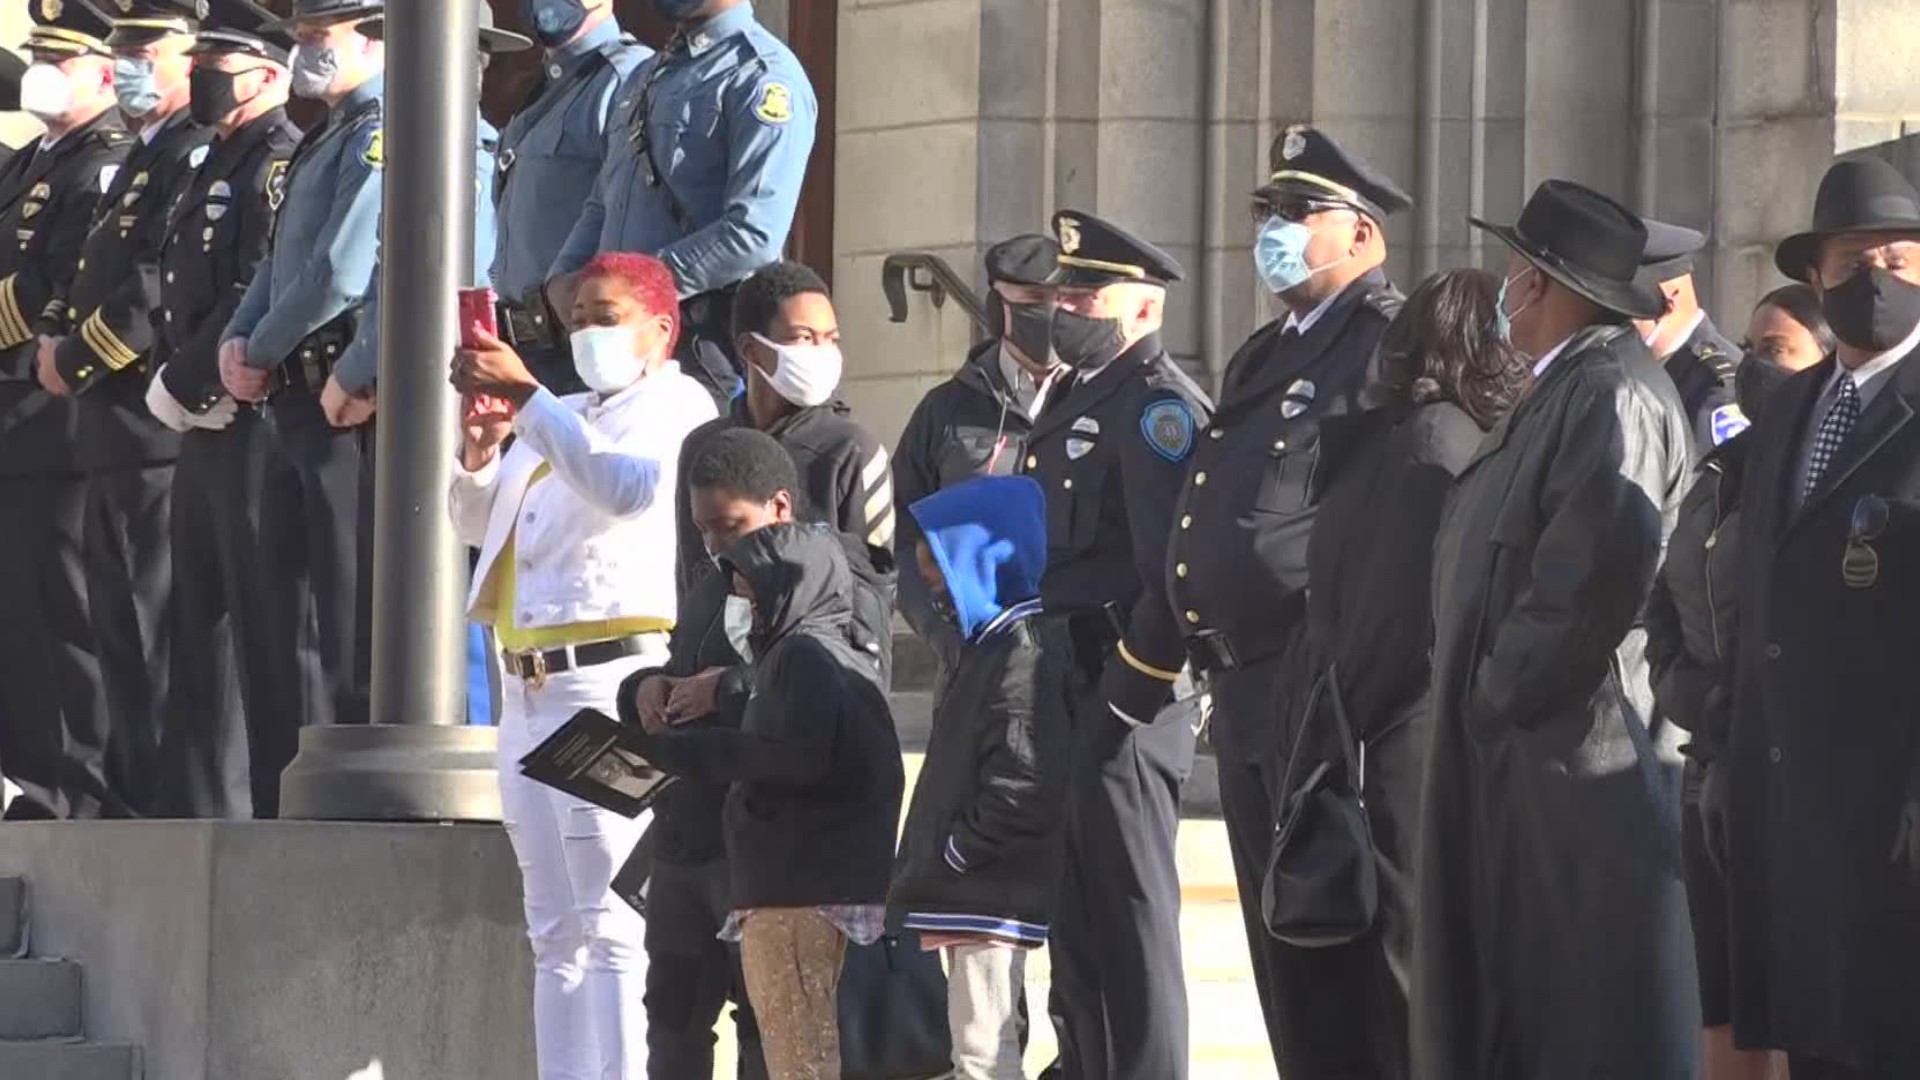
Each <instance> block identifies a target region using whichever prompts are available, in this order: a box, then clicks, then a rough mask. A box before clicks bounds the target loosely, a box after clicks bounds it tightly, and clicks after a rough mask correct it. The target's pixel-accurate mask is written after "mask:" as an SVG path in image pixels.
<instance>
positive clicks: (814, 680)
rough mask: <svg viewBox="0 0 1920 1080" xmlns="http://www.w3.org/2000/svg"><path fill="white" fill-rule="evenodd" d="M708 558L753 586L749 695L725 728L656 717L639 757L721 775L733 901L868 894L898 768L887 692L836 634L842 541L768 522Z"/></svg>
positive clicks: (885, 863) (879, 877)
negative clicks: (725, 786)
mask: <svg viewBox="0 0 1920 1080" xmlns="http://www.w3.org/2000/svg"><path fill="white" fill-rule="evenodd" d="M721 561H722V563H723V564H724V565H723V569H725V570H726V571H728V572H729V573H730V574H732V573H737V574H739V575H740V576H741V577H743V578H745V579H746V580H747V582H748V583H749V584H750V585H751V586H752V589H753V596H754V605H755V622H754V633H753V636H752V638H751V642H752V645H753V651H754V656H755V660H754V664H753V668H754V672H753V675H754V689H753V696H752V698H751V700H749V701H748V702H747V706H746V711H745V713H744V714H743V715H742V717H741V722H740V728H739V729H738V730H729V729H726V728H722V727H713V726H706V727H686V728H674V729H669V730H668V731H665V732H662V733H661V734H658V735H652V736H648V737H646V739H645V753H646V755H647V758H648V760H650V761H652V762H653V763H654V764H656V765H658V766H659V767H661V768H662V769H665V770H666V771H668V772H670V773H673V774H675V775H678V776H685V777H690V778H692V779H695V780H705V781H710V782H727V783H730V784H731V785H732V786H731V788H730V789H729V790H728V793H727V802H726V810H725V814H724V818H723V820H724V824H725V829H726V847H727V863H728V868H729V876H730V878H731V881H732V885H731V889H730V890H729V891H730V898H729V903H730V904H731V906H732V907H734V908H736V909H739V908H752V907H812V906H815V905H819V904H875V903H881V902H883V901H884V900H885V899H886V895H887V879H888V876H889V872H890V870H891V867H892V862H893V840H894V829H895V827H896V825H897V824H898V822H899V820H900V795H901V789H902V787H903V786H904V782H905V781H904V775H903V772H902V769H901V764H900V741H899V739H898V738H897V737H896V736H895V734H894V730H893V715H892V712H891V711H890V710H889V709H888V707H887V699H886V695H885V693H883V692H882V691H881V689H880V686H879V683H878V681H877V679H876V677H875V674H874V671H873V665H872V662H871V660H870V659H869V658H867V657H864V656H862V655H861V654H860V653H859V652H858V651H856V650H855V648H854V646H853V645H852V644H851V643H850V642H849V640H848V635H847V624H848V622H849V621H850V620H851V619H852V617H853V615H852V604H851V601H850V597H851V596H852V593H853V578H852V575H851V574H850V573H849V571H848V569H847V558H846V554H845V551H844V549H843V548H842V546H841V544H840V542H839V540H838V539H837V538H836V537H835V536H834V534H833V531H832V530H831V529H829V528H826V527H823V526H811V525H770V526H768V527H767V528H764V529H761V530H759V531H758V532H755V533H753V534H751V535H749V536H747V537H746V538H745V539H743V540H741V541H740V542H739V543H738V544H735V545H734V546H733V547H731V548H729V549H728V550H727V551H726V553H725V554H724V555H723V556H722V557H721Z"/></svg>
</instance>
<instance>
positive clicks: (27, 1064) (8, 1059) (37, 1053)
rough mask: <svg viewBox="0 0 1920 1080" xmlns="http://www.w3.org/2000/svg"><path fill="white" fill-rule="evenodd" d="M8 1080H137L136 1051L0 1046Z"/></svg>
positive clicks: (0, 1070)
mask: <svg viewBox="0 0 1920 1080" xmlns="http://www.w3.org/2000/svg"><path fill="white" fill-rule="evenodd" d="M0 1077H7V1078H9V1080H16V1078H17V1080H140V1051H139V1049H138V1048H137V1047H132V1046H120V1045H109V1044H101V1043H76V1042H52V1041H43V1042H0Z"/></svg>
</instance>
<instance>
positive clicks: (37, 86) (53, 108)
mask: <svg viewBox="0 0 1920 1080" xmlns="http://www.w3.org/2000/svg"><path fill="white" fill-rule="evenodd" d="M72 107H73V87H72V86H71V85H70V84H69V83H68V82H67V73H66V72H64V71H61V70H60V69H59V68H57V67H54V66H53V65H52V64H32V65H29V66H28V68H27V71H26V74H24V75H22V76H21V77H20V108H21V109H23V110H25V111H27V112H30V113H32V114H33V115H34V116H35V117H36V118H38V119H39V120H40V121H41V122H43V123H48V124H51V123H53V122H54V121H56V120H59V119H60V118H61V117H63V116H65V115H67V110H68V109H71V108H72Z"/></svg>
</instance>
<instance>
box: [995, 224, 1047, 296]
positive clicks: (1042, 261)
mask: <svg viewBox="0 0 1920 1080" xmlns="http://www.w3.org/2000/svg"><path fill="white" fill-rule="evenodd" d="M1059 276H1060V245H1059V244H1058V243H1055V242H1054V239H1053V237H1051V236H1045V235H1042V234H1040V233H1023V234H1021V235H1019V236H1016V237H1014V238H1012V239H1010V240H1002V241H1000V242H999V243H997V244H995V245H993V246H992V247H990V248H988V249H987V283H988V284H990V285H991V284H993V283H995V282H1001V281H1005V282H1008V283H1010V284H1014V285H1052V284H1054V282H1055V281H1056V279H1057V278H1058V277H1059Z"/></svg>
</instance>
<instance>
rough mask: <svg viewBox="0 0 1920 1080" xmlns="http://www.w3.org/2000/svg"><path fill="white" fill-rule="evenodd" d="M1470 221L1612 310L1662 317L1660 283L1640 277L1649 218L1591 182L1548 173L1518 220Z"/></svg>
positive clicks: (1636, 316) (1639, 316) (1632, 315)
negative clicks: (1554, 177) (1643, 218)
mask: <svg viewBox="0 0 1920 1080" xmlns="http://www.w3.org/2000/svg"><path fill="white" fill-rule="evenodd" d="M1467 221H1468V222H1469V223H1471V224H1472V225H1473V226H1474V227H1476V228H1480V229H1485V230H1486V231H1488V232H1490V233H1492V234H1493V235H1495V236H1497V237H1499V238H1500V240H1501V242H1503V243H1505V244H1506V245H1507V246H1508V247H1510V248H1512V249H1513V250H1514V251H1515V252H1518V253H1519V255H1520V257H1521V258H1523V259H1525V260H1527V261H1528V262H1530V263H1532V264H1533V265H1534V266H1535V267H1537V268H1538V269H1539V270H1540V272H1541V273H1544V274H1546V275H1547V276H1548V277H1551V278H1552V279H1554V280H1555V281H1558V282H1559V283H1560V284H1562V285H1565V286H1566V287H1567V288H1569V289H1572V290H1573V291H1574V292H1576V293H1578V294H1580V295H1581V296H1584V297H1586V298H1587V299H1588V300H1591V301H1593V302H1594V303H1596V304H1599V305H1600V306H1601V307H1603V308H1606V309H1607V310H1608V311H1615V312H1619V313H1620V314H1622V315H1625V316H1627V317H1629V318H1634V319H1657V318H1659V317H1660V316H1661V315H1662V314H1663V313H1664V312H1665V311H1666V307H1667V305H1666V300H1665V298H1664V297H1662V296H1661V295H1660V290H1659V289H1658V288H1655V287H1653V286H1651V285H1649V284H1645V283H1642V282H1639V281H1636V280H1635V278H1636V276H1637V274H1638V273H1639V270H1640V256H1641V255H1642V254H1644V253H1645V251H1646V248H1647V226H1646V224H1645V223H1644V222H1642V221H1641V220H1640V215H1638V214H1636V213H1634V212H1633V211H1631V210H1628V209H1627V208H1626V207H1624V206H1621V205H1620V204H1619V203H1617V202H1614V201H1613V200H1612V199H1609V198H1607V197H1606V196H1605V195H1602V194H1600V193H1599V192H1597V191H1594V190H1593V189H1591V188H1588V187H1583V186H1581V185H1579V184H1576V183H1574V182H1573V181H1571V180H1548V181H1545V182H1544V183H1542V184H1541V185H1540V186H1539V187H1537V188H1535V189H1534V190H1533V196H1532V197H1531V198H1529V199H1528V200H1527V205H1526V207H1525V209H1523V210H1521V211H1520V220H1519V222H1517V223H1515V224H1513V225H1495V224H1493V223H1492V222H1489V221H1482V220H1481V219H1479V218H1476V217H1469V218H1468V219H1467Z"/></svg>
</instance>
